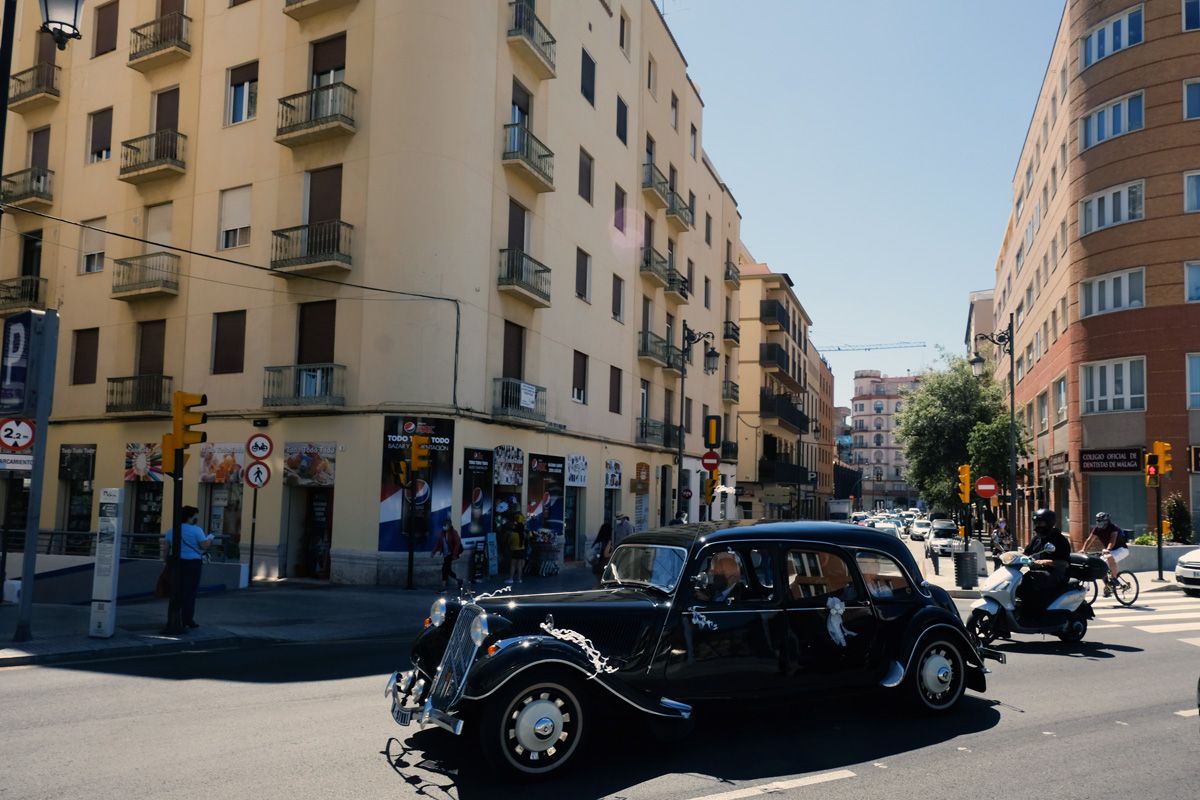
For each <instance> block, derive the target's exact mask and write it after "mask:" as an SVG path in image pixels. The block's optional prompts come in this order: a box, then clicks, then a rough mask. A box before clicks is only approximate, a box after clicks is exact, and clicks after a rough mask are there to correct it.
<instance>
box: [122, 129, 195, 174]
mask: <svg viewBox="0 0 1200 800" xmlns="http://www.w3.org/2000/svg"><path fill="white" fill-rule="evenodd" d="M186 156H187V137H186V136H184V135H183V134H182V133H180V132H179V131H155V132H154V133H151V134H147V135H146V136H139V137H138V138H136V139H129V140H127V141H124V142H121V171H120V174H119V175H118V176H117V177H119V178H120V179H121V180H123V181H125V182H126V183H133V184H139V183H146V182H147V181H153V180H157V179H159V178H165V177H170V176H174V175H182V174H183V173H184V171H185V170H186V169H187V160H186Z"/></svg>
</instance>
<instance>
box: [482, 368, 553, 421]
mask: <svg viewBox="0 0 1200 800" xmlns="http://www.w3.org/2000/svg"><path fill="white" fill-rule="evenodd" d="M492 413H493V414H495V415H496V416H501V417H517V418H518V419H527V420H530V421H531V422H545V421H546V387H544V386H535V385H534V384H532V383H526V382H525V381H522V380H518V379H517V378H494V379H493V380H492Z"/></svg>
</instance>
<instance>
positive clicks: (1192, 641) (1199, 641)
mask: <svg viewBox="0 0 1200 800" xmlns="http://www.w3.org/2000/svg"><path fill="white" fill-rule="evenodd" d="M1179 641H1181V642H1183V643H1184V644H1194V645H1196V647H1200V639H1180V640H1179Z"/></svg>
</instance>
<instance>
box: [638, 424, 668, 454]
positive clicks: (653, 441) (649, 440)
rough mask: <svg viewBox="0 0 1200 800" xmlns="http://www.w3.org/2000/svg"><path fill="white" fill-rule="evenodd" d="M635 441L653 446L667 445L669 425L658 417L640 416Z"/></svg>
mask: <svg viewBox="0 0 1200 800" xmlns="http://www.w3.org/2000/svg"><path fill="white" fill-rule="evenodd" d="M634 441H636V442H637V443H638V444H648V445H651V446H653V447H667V426H666V425H665V424H663V423H661V422H659V421H658V420H656V419H650V418H649V417H638V419H637V431H636V433H635V434H634Z"/></svg>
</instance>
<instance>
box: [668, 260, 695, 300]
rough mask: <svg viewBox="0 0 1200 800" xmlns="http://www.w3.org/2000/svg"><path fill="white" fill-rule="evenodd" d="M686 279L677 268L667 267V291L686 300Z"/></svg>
mask: <svg viewBox="0 0 1200 800" xmlns="http://www.w3.org/2000/svg"><path fill="white" fill-rule="evenodd" d="M689 288H690V287H689V286H688V279H687V277H686V276H685V275H684V274H683V273H682V272H680V271H679V270H677V269H675V268H673V267H669V268H668V269H667V291H668V292H670V293H671V294H676V295H679V296H680V297H682V298H683V299H684V300H687V297H688V289H689Z"/></svg>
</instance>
